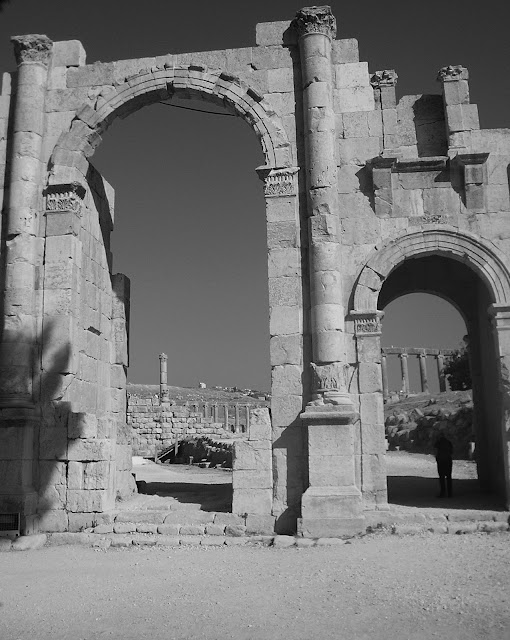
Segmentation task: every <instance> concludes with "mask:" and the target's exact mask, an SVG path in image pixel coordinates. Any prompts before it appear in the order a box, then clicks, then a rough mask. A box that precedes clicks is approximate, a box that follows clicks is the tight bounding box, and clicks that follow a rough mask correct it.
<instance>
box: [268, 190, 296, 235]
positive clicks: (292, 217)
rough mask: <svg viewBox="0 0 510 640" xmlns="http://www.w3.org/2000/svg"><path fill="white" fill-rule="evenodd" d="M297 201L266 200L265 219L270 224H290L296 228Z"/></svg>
mask: <svg viewBox="0 0 510 640" xmlns="http://www.w3.org/2000/svg"><path fill="white" fill-rule="evenodd" d="M297 205H298V203H297V199H296V198H295V197H288V198H266V218H267V223H268V224H269V223H270V222H292V223H294V224H295V225H296V228H297V226H298V212H297Z"/></svg>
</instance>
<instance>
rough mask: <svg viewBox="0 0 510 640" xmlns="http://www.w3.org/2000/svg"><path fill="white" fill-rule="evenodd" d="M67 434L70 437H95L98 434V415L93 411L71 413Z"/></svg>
mask: <svg viewBox="0 0 510 640" xmlns="http://www.w3.org/2000/svg"><path fill="white" fill-rule="evenodd" d="M67 435H68V437H69V438H72V439H74V438H95V437H96V436H97V416H95V415H94V414H93V413H71V414H70V416H69V421H68V427H67Z"/></svg>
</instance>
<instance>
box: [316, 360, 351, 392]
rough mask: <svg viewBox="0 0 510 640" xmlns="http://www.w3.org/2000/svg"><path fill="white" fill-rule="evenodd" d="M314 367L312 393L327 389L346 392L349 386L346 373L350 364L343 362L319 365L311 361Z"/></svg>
mask: <svg viewBox="0 0 510 640" xmlns="http://www.w3.org/2000/svg"><path fill="white" fill-rule="evenodd" d="M310 367H311V369H312V393H313V394H322V393H324V392H326V391H337V392H338V391H340V392H344V393H345V390H346V388H347V384H346V373H347V369H348V368H349V365H347V364H344V363H342V362H331V363H330V364H322V365H317V364H315V363H314V362H311V363H310Z"/></svg>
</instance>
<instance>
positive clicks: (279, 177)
mask: <svg viewBox="0 0 510 640" xmlns="http://www.w3.org/2000/svg"><path fill="white" fill-rule="evenodd" d="M298 171H299V167H286V168H284V169H268V168H267V167H259V168H258V169H257V173H258V175H259V178H260V179H261V180H263V181H264V195H265V196H266V198H277V197H281V196H294V195H296V185H295V180H294V176H295V175H296V173H297V172H298Z"/></svg>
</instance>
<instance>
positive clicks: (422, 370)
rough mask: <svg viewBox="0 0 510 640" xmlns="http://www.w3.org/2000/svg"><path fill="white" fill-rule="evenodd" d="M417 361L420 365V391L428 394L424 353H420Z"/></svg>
mask: <svg viewBox="0 0 510 640" xmlns="http://www.w3.org/2000/svg"><path fill="white" fill-rule="evenodd" d="M418 360H419V363H420V381H421V390H422V392H423V393H430V391H429V381H428V378H427V356H426V354H425V353H420V355H419V356H418Z"/></svg>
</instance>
